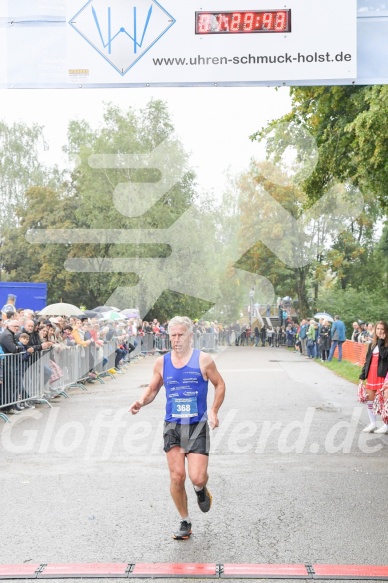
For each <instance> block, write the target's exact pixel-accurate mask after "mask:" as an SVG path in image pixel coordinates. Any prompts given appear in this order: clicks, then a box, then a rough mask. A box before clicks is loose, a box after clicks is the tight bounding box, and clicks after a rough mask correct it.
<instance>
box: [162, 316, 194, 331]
mask: <svg viewBox="0 0 388 583" xmlns="http://www.w3.org/2000/svg"><path fill="white" fill-rule="evenodd" d="M174 326H184V327H185V328H186V329H187V331H188V332H190V334H191V333H192V331H193V322H192V321H191V320H190V318H187V316H174V318H172V319H171V320H170V321H169V323H168V332H170V330H171V328H173V327H174Z"/></svg>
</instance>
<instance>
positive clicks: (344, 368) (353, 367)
mask: <svg viewBox="0 0 388 583" xmlns="http://www.w3.org/2000/svg"><path fill="white" fill-rule="evenodd" d="M316 362H318V364H321V365H322V366H324V367H325V368H328V369H329V370H332V371H333V372H334V374H336V375H338V376H339V377H342V378H343V379H346V380H347V381H350V382H351V383H354V384H355V385H358V383H359V382H360V381H359V378H358V377H359V376H360V373H361V368H362V367H361V366H360V365H359V364H353V363H352V362H348V361H347V360H341V362H338V360H332V361H331V362H327V361H324V362H321V361H316Z"/></svg>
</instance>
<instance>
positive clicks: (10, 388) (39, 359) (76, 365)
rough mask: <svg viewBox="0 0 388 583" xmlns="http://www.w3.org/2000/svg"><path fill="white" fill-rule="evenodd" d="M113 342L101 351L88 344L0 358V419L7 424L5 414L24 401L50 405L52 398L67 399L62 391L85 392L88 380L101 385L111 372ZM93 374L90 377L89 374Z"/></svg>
mask: <svg viewBox="0 0 388 583" xmlns="http://www.w3.org/2000/svg"><path fill="white" fill-rule="evenodd" d="M116 349H117V342H116V341H115V340H112V341H110V342H108V343H106V344H104V345H103V346H102V347H98V346H95V345H94V344H90V345H89V346H87V347H82V346H63V347H62V346H61V347H60V348H57V349H55V348H53V349H51V350H44V351H40V352H35V353H32V354H29V356H28V357H27V356H26V353H18V354H1V355H0V379H1V380H2V382H1V383H0V418H1V419H3V420H5V421H8V418H7V410H8V409H10V408H12V407H13V406H15V405H18V404H21V403H23V402H25V401H34V402H36V401H37V402H42V403H47V404H48V405H50V403H49V401H48V399H49V398H50V397H51V396H52V395H53V394H55V395H63V396H65V397H67V394H66V391H67V390H69V389H71V388H74V387H79V388H82V389H84V390H86V387H85V383H86V382H88V381H91V380H98V381H100V382H103V380H102V378H101V377H103V376H104V375H105V374H106V375H107V376H108V375H109V376H113V375H112V374H111V373H109V372H108V371H109V369H114V368H115V360H116ZM92 370H93V371H95V373H96V374H92V375H90V371H92Z"/></svg>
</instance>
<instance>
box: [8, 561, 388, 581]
mask: <svg viewBox="0 0 388 583" xmlns="http://www.w3.org/2000/svg"><path fill="white" fill-rule="evenodd" d="M76 577H80V578H97V577H101V578H110V579H116V578H123V579H129V578H139V579H141V578H143V579H145V578H159V577H160V578H163V577H168V578H170V579H171V578H174V577H176V578H188V579H195V578H197V579H344V580H346V579H348V580H356V579H361V580H362V579H369V580H371V579H375V580H382V581H388V566H381V565H380V566H379V565H320V564H309V563H304V564H295V565H292V564H291V565H276V564H260V563H241V564H238V563H223V564H218V563H47V564H44V563H34V564H21V565H1V564H0V580H2V579H74V578H76Z"/></svg>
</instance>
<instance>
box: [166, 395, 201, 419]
mask: <svg viewBox="0 0 388 583" xmlns="http://www.w3.org/2000/svg"><path fill="white" fill-rule="evenodd" d="M197 415H198V406H197V398H196V397H186V398H177V397H175V398H173V399H172V417H179V418H182V417H196V416H197Z"/></svg>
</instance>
